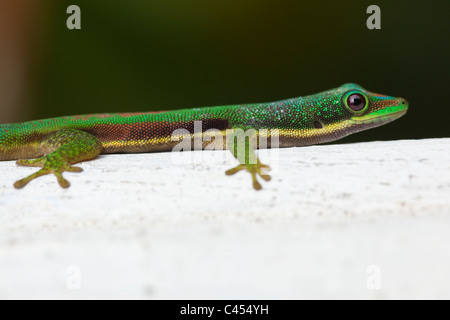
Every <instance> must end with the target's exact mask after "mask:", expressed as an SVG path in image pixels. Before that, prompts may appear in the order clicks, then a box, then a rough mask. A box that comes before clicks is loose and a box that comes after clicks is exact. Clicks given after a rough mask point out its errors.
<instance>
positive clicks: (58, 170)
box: [14, 156, 83, 189]
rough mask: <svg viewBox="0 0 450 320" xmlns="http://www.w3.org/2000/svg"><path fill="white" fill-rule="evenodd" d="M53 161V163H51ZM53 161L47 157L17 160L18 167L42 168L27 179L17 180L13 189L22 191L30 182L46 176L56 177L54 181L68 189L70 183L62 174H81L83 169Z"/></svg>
mask: <svg viewBox="0 0 450 320" xmlns="http://www.w3.org/2000/svg"><path fill="white" fill-rule="evenodd" d="M52 160H53V161H52ZM54 160H55V159H51V158H50V159H49V158H48V156H47V157H42V158H38V159H34V160H19V161H17V164H18V165H20V166H26V167H42V169H41V170H39V171H38V172H35V173H33V174H31V175H29V176H28V177H26V178H24V179H21V180H18V181H16V182H15V183H14V187H15V188H16V189H22V188H23V187H25V186H26V185H27V184H28V183H29V182H30V181H32V180H34V179H36V178H39V177H41V176H44V175H47V174H52V173H53V174H54V175H55V176H56V179H57V180H58V183H59V185H60V186H61V187H63V188H68V187H70V182H69V181H67V180H66V179H65V178H64V177H63V176H62V173H63V172H82V171H83V169H82V168H80V167H74V166H71V165H69V164H64V163H61V162H57V161H54Z"/></svg>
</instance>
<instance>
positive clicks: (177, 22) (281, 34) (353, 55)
mask: <svg viewBox="0 0 450 320" xmlns="http://www.w3.org/2000/svg"><path fill="white" fill-rule="evenodd" d="M71 4H76V5H78V6H80V8H81V27H82V29H81V30H68V29H67V28H66V20H67V18H68V17H69V14H67V13H66V9H67V7H68V6H69V5H71ZM371 4H376V5H378V6H380V8H381V27H382V29H381V30H368V29H367V28H366V20H367V17H368V16H369V15H368V14H367V13H366V8H367V7H368V6H369V5H371ZM449 9H450V1H448V0H442V1H437V0H429V1H402V2H400V1H392V0H391V1H364V0H354V1H348V0H347V1H273V0H241V1H230V0H228V1H217V0H215V1H211V0H190V1H167V0H166V1H159V0H158V1H156V0H152V1H149V0H133V1H109V0H95V1H93V0H86V1H76V0H71V1H64V0H54V1H50V0H43V1H35V0H16V1H9V0H0V110H1V111H0V122H1V123H6V122H16V121H27V120H32V119H37V118H48V117H55V116H62V115H73V114H84V113H101V112H123V111H128V112H132V111H151V110H168V109H179V108H186V107H199V106H209V105H225V104H236V103H248V102H266V101H274V100H279V99H284V98H292V97H296V96H302V95H307V94H312V93H316V92H319V91H323V90H326V89H330V88H334V87H337V86H339V85H341V84H343V83H346V82H355V83H358V84H360V85H362V86H364V87H365V88H367V89H369V90H371V91H374V92H379V93H384V94H390V95H394V96H401V97H404V98H406V99H407V100H408V101H409V103H410V111H409V113H408V114H407V115H406V116H405V117H404V118H402V119H400V120H398V121H396V122H395V123H393V124H390V125H388V126H385V127H383V128H380V129H375V130H369V131H367V132H365V133H364V134H359V135H354V136H351V137H348V138H346V140H345V142H353V141H369V140H390V139H403V138H425V137H443V136H446V137H449V136H450V128H449V124H448V122H449V120H448V119H449V117H450V111H449V110H450V103H449V95H448V92H449V91H450V88H449V81H448V79H449V57H450V54H449V53H450V48H449V31H450V28H449V27H450V24H449Z"/></svg>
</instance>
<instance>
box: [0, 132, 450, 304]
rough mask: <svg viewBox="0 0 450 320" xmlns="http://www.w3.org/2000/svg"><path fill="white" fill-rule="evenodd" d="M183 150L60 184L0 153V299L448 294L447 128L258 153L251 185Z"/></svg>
mask: <svg viewBox="0 0 450 320" xmlns="http://www.w3.org/2000/svg"><path fill="white" fill-rule="evenodd" d="M178 155H180V154H178ZM178 155H173V154H171V153H157V154H138V155H108V156H102V157H100V158H99V159H97V160H95V161H91V162H87V163H84V164H81V165H80V166H82V167H83V168H84V169H85V172H83V173H81V174H73V173H66V174H65V177H66V178H67V179H68V180H69V181H70V182H71V183H72V187H71V188H69V189H68V190H63V189H61V188H60V187H59V186H58V185H57V183H56V179H55V178H54V177H52V176H48V177H43V178H40V179H38V180H35V181H33V182H31V183H30V185H28V186H27V187H25V189H23V190H19V191H18V190H15V189H14V188H13V187H12V184H13V182H14V181H15V180H18V179H20V178H22V177H24V176H25V175H28V174H30V173H32V172H34V171H35V170H36V168H23V167H16V165H15V164H14V162H0V172H1V173H2V174H1V175H0V192H1V194H0V299H5V298H6V299H8V298H63V299H65V298H75V299H76V298H144V299H147V298H148V299H165V298H168V299H178V298H184V299H197V298H198V299H214V298H219V299H241V298H242V299H253V298H255V299H259V298H263V299H299V298H361V299H393V298H447V299H449V298H450V271H449V270H450V246H449V243H450V139H429V140H414V141H412V140H410V141H392V142H371V143H360V144H346V145H329V146H314V147H304V148H292V149H282V150H270V151H266V152H265V154H263V155H262V156H261V158H262V161H263V162H268V161H269V159H271V158H273V159H275V160H276V158H277V156H279V165H277V164H276V163H273V162H272V163H273V166H274V167H275V169H276V168H278V170H274V171H275V172H274V173H273V179H272V181H271V182H269V183H266V182H263V188H264V189H263V190H262V191H259V192H256V191H254V190H252V189H251V181H250V176H249V175H248V174H247V173H244V172H240V173H238V174H237V175H235V176H232V177H227V176H225V175H224V171H225V170H226V169H228V168H230V167H231V166H234V165H235V163H234V162H233V161H228V160H232V159H230V158H229V157H227V159H228V160H227V161H228V162H226V161H224V160H223V159H221V157H222V156H224V155H227V153H226V152H221V151H217V152H216V153H214V154H213V152H192V153H184V156H185V157H186V156H187V157H188V158H192V161H191V162H190V163H180V161H179V158H176V156H178ZM211 157H215V158H214V159H211ZM217 157H219V158H217ZM177 159H178V160H177ZM372 265H375V266H377V268H379V271H380V273H379V275H380V278H379V279H380V281H381V282H380V283H381V289H375V290H369V289H368V287H367V281H368V279H369V280H370V279H373V278H374V277H377V276H376V275H375V276H374V275H373V274H372V275H371V274H368V273H367V269H368V268H369V267H370V266H372ZM71 266H75V269H73V267H71ZM74 270H75V271H74ZM77 270H79V271H80V275H81V276H80V277H78V273H77ZM78 280H80V281H78ZM74 283H75V284H79V283H81V288H80V289H75V290H74ZM75 288H76V285H75Z"/></svg>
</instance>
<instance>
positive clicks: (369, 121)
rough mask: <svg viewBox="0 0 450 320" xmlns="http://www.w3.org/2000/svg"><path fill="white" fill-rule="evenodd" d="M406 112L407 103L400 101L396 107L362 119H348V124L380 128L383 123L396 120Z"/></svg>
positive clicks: (376, 112)
mask: <svg viewBox="0 0 450 320" xmlns="http://www.w3.org/2000/svg"><path fill="white" fill-rule="evenodd" d="M407 111H408V103H407V102H406V101H405V100H403V99H401V100H400V102H399V104H398V105H396V106H390V107H387V108H384V109H381V110H378V111H375V112H372V113H369V114H367V115H364V116H362V117H353V118H352V119H350V123H351V124H353V125H364V126H370V127H376V126H380V125H382V124H385V123H389V122H391V121H394V120H397V119H398V118H400V117H402V116H403V115H405V113H406V112H407Z"/></svg>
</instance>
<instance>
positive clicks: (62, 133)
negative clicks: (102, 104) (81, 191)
mask: <svg viewBox="0 0 450 320" xmlns="http://www.w3.org/2000/svg"><path fill="white" fill-rule="evenodd" d="M41 148H42V150H43V153H44V154H45V155H44V156H43V157H40V158H37V159H31V160H19V161H17V162H16V163H17V164H18V165H20V166H26V167H41V168H42V169H40V170H39V171H37V172H36V173H33V174H32V175H30V176H28V177H26V178H24V179H22V180H19V181H17V182H16V183H14V187H15V188H17V189H20V188H23V187H25V186H26V185H27V184H28V183H29V182H30V181H32V180H34V179H36V178H38V177H41V176H43V175H47V174H54V175H55V176H56V178H57V180H58V183H59V185H60V186H61V187H63V188H68V187H69V186H70V183H69V181H67V180H66V179H64V177H63V176H62V173H63V172H65V171H67V172H82V171H83V169H81V168H79V167H74V166H72V164H75V163H78V162H82V161H87V160H92V159H94V158H96V157H97V156H98V155H99V154H100V152H101V151H102V145H101V143H100V141H99V140H98V139H97V138H96V137H94V136H93V135H91V134H89V133H87V132H84V131H79V130H74V129H63V130H59V131H57V132H55V133H52V134H50V135H49V136H48V137H46V138H45V139H44V140H43V141H42V142H41Z"/></svg>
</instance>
